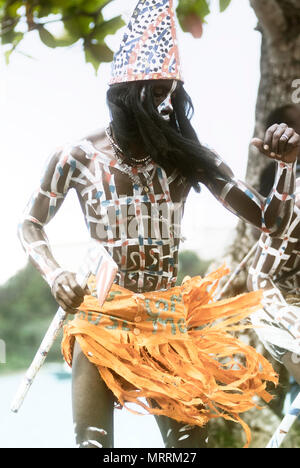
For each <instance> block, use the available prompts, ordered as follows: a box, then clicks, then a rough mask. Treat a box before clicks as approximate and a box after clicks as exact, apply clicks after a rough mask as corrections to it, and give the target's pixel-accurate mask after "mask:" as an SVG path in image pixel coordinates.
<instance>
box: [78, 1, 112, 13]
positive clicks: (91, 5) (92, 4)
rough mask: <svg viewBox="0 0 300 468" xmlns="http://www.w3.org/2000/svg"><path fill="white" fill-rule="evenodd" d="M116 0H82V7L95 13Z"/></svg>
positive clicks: (83, 9) (88, 11)
mask: <svg viewBox="0 0 300 468" xmlns="http://www.w3.org/2000/svg"><path fill="white" fill-rule="evenodd" d="M112 1H114V0H85V1H83V2H82V5H81V6H80V9H81V10H82V11H86V12H87V13H94V12H96V11H98V10H100V9H101V8H104V7H105V6H106V5H108V4H109V3H111V2H112Z"/></svg>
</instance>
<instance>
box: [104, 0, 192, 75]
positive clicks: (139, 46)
mask: <svg viewBox="0 0 300 468" xmlns="http://www.w3.org/2000/svg"><path fill="white" fill-rule="evenodd" d="M161 79H164V80H166V79H172V80H181V81H183V80H182V78H181V72H180V61H179V51H178V44H177V37H176V26H175V14H174V9H173V0H139V2H138V4H137V6H136V7H135V10H134V12H133V15H132V17H131V20H130V22H129V24H128V26H127V28H126V31H125V34H124V37H123V40H122V42H121V46H120V49H119V51H118V52H117V53H116V54H115V56H114V61H113V64H112V77H111V80H110V84H115V83H125V82H128V81H138V80H161Z"/></svg>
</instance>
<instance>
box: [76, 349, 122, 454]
mask: <svg viewBox="0 0 300 468" xmlns="http://www.w3.org/2000/svg"><path fill="white" fill-rule="evenodd" d="M72 404H73V422H74V431H75V435H76V444H77V446H78V447H80V448H101V447H103V448H112V447H113V408H114V395H113V393H112V392H111V390H109V389H108V388H107V386H106V384H105V383H104V382H103V380H102V379H101V377H100V374H99V372H98V369H97V368H96V366H95V365H94V364H92V363H91V362H90V361H89V360H88V359H87V357H86V356H85V355H84V354H83V352H82V351H81V348H80V346H79V344H78V343H77V341H75V345H74V353H73V364H72Z"/></svg>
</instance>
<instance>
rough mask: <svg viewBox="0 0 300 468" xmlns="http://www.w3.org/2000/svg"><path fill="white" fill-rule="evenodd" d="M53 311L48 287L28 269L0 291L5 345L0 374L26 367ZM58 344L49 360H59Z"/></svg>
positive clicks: (0, 329)
mask: <svg viewBox="0 0 300 468" xmlns="http://www.w3.org/2000/svg"><path fill="white" fill-rule="evenodd" d="M56 310H57V304H56V302H55V300H54V299H53V297H52V295H51V292H50V290H49V286H48V285H47V284H46V283H45V281H44V280H43V279H42V278H41V276H40V274H39V273H38V272H37V271H36V270H35V268H34V267H32V266H31V265H28V266H27V267H26V268H24V269H23V270H21V271H19V272H18V273H17V274H16V275H15V276H13V277H12V278H10V280H9V281H8V282H7V283H6V284H4V285H3V286H1V287H0V338H1V339H2V340H4V341H5V343H6V362H7V363H6V364H5V365H3V364H1V370H10V369H21V368H24V367H28V366H29V364H30V363H31V361H32V359H33V357H34V355H35V353H36V351H37V349H38V347H39V345H40V343H41V341H42V338H43V337H44V334H45V332H46V330H47V329H48V326H49V324H50V322H51V320H52V318H53V316H54V314H55V312H56ZM59 341H60V340H59V339H58V340H57V342H56V344H55V346H54V347H53V349H52V350H51V352H50V353H49V360H57V359H59V357H60V345H59Z"/></svg>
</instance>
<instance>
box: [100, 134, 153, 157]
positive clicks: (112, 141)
mask: <svg viewBox="0 0 300 468" xmlns="http://www.w3.org/2000/svg"><path fill="white" fill-rule="evenodd" d="M105 133H106V136H107V138H108V139H109V141H110V144H111V146H112V147H113V149H115V150H116V151H117V152H118V153H119V154H123V152H122V150H121V148H120V147H119V146H118V145H117V143H116V142H115V141H114V139H113V137H112V132H111V128H110V127H107V129H106V130H105ZM128 159H129V161H131V162H133V163H136V164H142V163H146V162H149V161H150V160H151V156H150V155H148V156H146V157H145V158H134V157H133V156H130V157H128Z"/></svg>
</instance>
